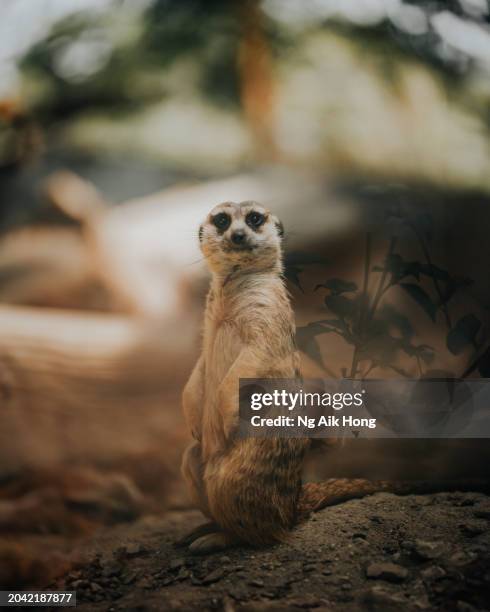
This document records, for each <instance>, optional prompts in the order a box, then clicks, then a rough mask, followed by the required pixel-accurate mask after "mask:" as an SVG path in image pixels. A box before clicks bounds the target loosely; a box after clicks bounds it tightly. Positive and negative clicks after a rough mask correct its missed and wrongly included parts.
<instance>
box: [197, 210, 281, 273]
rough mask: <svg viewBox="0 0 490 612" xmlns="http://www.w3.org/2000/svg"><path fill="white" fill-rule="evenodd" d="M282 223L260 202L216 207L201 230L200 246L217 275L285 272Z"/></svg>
mask: <svg viewBox="0 0 490 612" xmlns="http://www.w3.org/2000/svg"><path fill="white" fill-rule="evenodd" d="M283 233H284V230H283V227H282V223H281V222H280V221H279V219H277V217H275V216H274V215H272V214H271V213H270V212H269V211H268V210H267V209H266V208H264V207H263V206H261V205H260V204H258V203H257V202H251V201H250V202H240V203H239V204H236V203H234V202H224V203H223V204H218V205H217V206H215V207H214V208H213V209H212V211H211V212H210V213H209V215H208V216H207V217H206V220H205V221H204V223H203V224H202V225H201V226H200V228H199V243H200V246H201V251H202V252H203V254H204V256H205V257H206V259H207V261H208V264H209V267H210V268H211V270H212V271H213V272H217V273H224V274H227V273H229V272H231V271H233V270H239V269H243V270H244V271H254V270H257V271H261V270H278V271H280V270H281V269H282V251H281V242H282V236H283Z"/></svg>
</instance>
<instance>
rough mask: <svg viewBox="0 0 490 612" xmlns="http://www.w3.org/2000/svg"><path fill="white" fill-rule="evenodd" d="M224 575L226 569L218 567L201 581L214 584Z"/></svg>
mask: <svg viewBox="0 0 490 612" xmlns="http://www.w3.org/2000/svg"><path fill="white" fill-rule="evenodd" d="M224 575H225V571H224V570H223V569H222V568H221V567H218V568H217V569H215V570H213V571H212V572H210V573H209V574H208V575H207V576H205V577H204V578H203V579H202V581H201V582H202V583H203V584H213V583H214V582H218V580H221V578H223V576H224Z"/></svg>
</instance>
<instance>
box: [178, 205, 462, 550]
mask: <svg viewBox="0 0 490 612" xmlns="http://www.w3.org/2000/svg"><path fill="white" fill-rule="evenodd" d="M282 236H283V228H282V225H281V223H280V221H279V220H278V219H277V218H276V217H275V216H274V215H272V214H271V213H270V212H269V211H268V210H266V209H265V208H264V207H262V206H260V205H259V204H257V203H256V202H241V203H240V204H235V203H233V202H226V203H224V204H220V205H218V206H216V207H215V208H213V210H212V211H211V212H210V213H209V215H208V217H207V218H206V220H205V221H204V223H203V224H202V225H201V227H200V228H199V241H200V246H201V250H202V252H203V254H204V256H205V258H206V260H207V263H208V265H209V268H210V270H211V273H212V280H211V287H210V290H209V294H208V297H207V303H206V312H205V317H204V335H203V343H202V353H201V356H200V357H199V359H198V361H197V364H196V366H195V368H194V370H193V372H192V374H191V376H190V378H189V381H188V382H187V385H186V386H185V389H184V392H183V408H184V415H185V418H186V421H187V425H188V427H189V429H190V431H191V433H192V436H193V438H194V442H193V444H191V446H189V447H188V448H187V450H186V451H185V453H184V458H183V462H182V473H183V475H184V478H185V480H186V482H187V485H188V488H189V492H190V495H191V498H192V500H193V502H194V503H195V504H196V505H197V506H198V507H199V508H200V509H201V510H202V512H203V513H204V515H205V516H207V517H208V518H209V519H210V521H211V522H209V523H207V524H205V525H203V526H201V527H199V528H197V529H196V530H194V531H193V532H191V533H190V534H189V535H188V536H187V537H185V538H184V539H183V540H181V541H180V544H181V545H183V546H189V549H190V550H191V551H192V552H196V553H206V552H211V551H215V550H220V549H223V548H226V547H228V546H231V545H233V544H235V543H238V542H244V543H248V544H252V545H255V546H260V545H264V544H270V543H274V542H277V541H281V540H284V539H285V537H286V535H287V533H288V532H289V530H290V529H291V528H292V527H293V526H294V524H295V523H296V522H297V521H298V520H300V519H302V518H304V517H306V516H307V515H308V514H309V513H310V512H312V511H315V510H318V509H320V508H323V507H324V506H327V505H330V504H334V503H339V502H342V501H346V500H348V499H352V498H355V497H363V496H365V495H369V494H371V493H376V492H378V491H390V492H393V493H399V494H406V493H423V492H430V491H434V490H437V489H442V490H444V488H446V485H447V484H448V483H440V486H439V487H438V486H434V483H427V482H422V483H420V482H419V483H414V482H391V481H379V480H378V481H369V480H364V479H345V478H341V479H330V480H327V481H325V482H321V483H309V484H306V485H302V483H301V472H302V466H303V460H304V455H305V452H306V451H307V450H308V447H309V445H310V440H306V439H298V438H296V439H295V438H238V437H237V436H236V435H235V434H236V431H237V426H238V410H239V394H238V381H239V379H240V378H298V376H299V357H298V354H297V352H296V348H295V342H294V335H295V324H294V316H293V312H292V310H291V306H290V303H289V298H288V294H287V291H286V287H285V284H284V280H283V277H282V273H283V265H282V247H281V242H282ZM464 488H468V487H467V486H465V487H464Z"/></svg>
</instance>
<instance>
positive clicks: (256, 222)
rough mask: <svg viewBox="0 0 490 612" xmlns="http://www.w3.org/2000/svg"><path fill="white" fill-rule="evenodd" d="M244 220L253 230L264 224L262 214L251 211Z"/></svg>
mask: <svg viewBox="0 0 490 612" xmlns="http://www.w3.org/2000/svg"><path fill="white" fill-rule="evenodd" d="M245 220H246V222H247V225H249V226H250V227H252V228H254V227H260V226H261V225H262V223H264V221H265V217H264V215H263V214H262V213H259V212H256V211H255V210H253V211H252V212H250V213H248V215H247V217H246V219H245Z"/></svg>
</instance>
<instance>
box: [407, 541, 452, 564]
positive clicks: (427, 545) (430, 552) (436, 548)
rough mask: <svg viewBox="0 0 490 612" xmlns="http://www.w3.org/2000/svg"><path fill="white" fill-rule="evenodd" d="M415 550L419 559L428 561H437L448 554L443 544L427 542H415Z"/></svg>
mask: <svg viewBox="0 0 490 612" xmlns="http://www.w3.org/2000/svg"><path fill="white" fill-rule="evenodd" d="M413 550H414V552H415V553H416V555H417V556H418V557H420V558H421V559H423V560H425V561H427V560H430V559H437V558H438V557H440V556H441V555H443V554H444V553H445V552H446V546H445V544H444V543H443V542H429V541H426V540H415V544H414V546H413Z"/></svg>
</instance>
